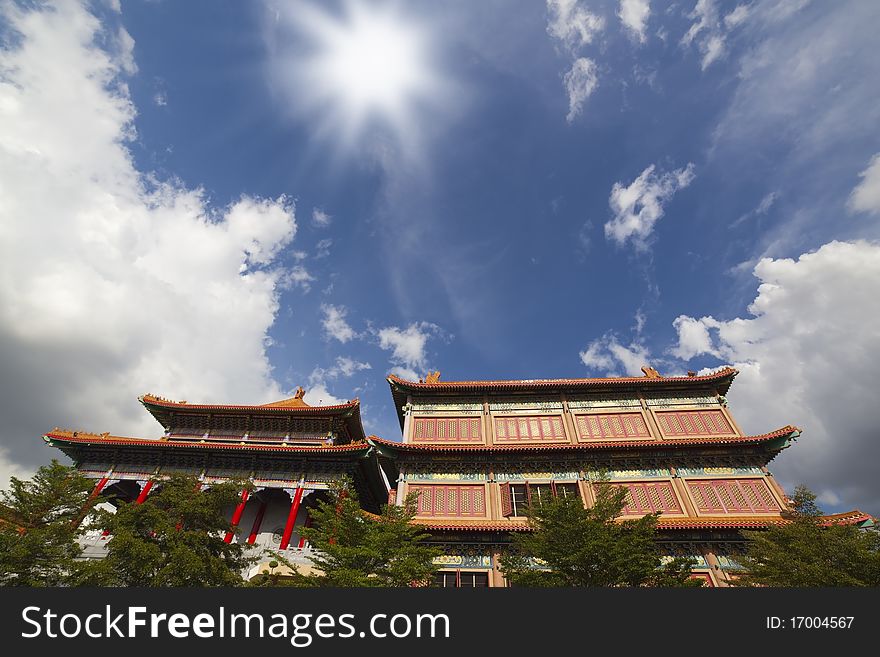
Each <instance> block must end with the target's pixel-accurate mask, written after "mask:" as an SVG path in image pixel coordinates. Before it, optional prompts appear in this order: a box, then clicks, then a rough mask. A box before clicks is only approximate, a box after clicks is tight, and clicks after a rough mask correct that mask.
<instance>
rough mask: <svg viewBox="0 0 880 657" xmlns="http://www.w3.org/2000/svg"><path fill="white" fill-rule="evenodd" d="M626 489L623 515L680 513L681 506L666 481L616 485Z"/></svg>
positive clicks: (670, 485)
mask: <svg viewBox="0 0 880 657" xmlns="http://www.w3.org/2000/svg"><path fill="white" fill-rule="evenodd" d="M618 485H619V486H623V487H624V488H625V489H626V506H625V507H624V509H623V514H624V515H639V516H643V515H645V514H646V513H656V512H657V511H660V512H661V513H681V512H682V511H681V505H680V504H679V503H678V499H676V497H675V491H673V489H672V484H671V483H670V482H668V481H651V482H631V483H624V484H618Z"/></svg>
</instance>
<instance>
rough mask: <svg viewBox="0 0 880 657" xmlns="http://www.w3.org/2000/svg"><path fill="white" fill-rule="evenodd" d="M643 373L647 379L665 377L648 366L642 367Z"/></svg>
mask: <svg viewBox="0 0 880 657" xmlns="http://www.w3.org/2000/svg"><path fill="white" fill-rule="evenodd" d="M642 372H644V373H645V377H647V378H649V379H662V378H663V377H662V376H661V375H660V372H658V371H657V370H655V369H654V368H653V367H649V366H648V365H642Z"/></svg>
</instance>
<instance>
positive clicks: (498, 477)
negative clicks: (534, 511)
mask: <svg viewBox="0 0 880 657" xmlns="http://www.w3.org/2000/svg"><path fill="white" fill-rule="evenodd" d="M542 479H546V480H552V481H564V480H577V479H580V473H578V472H577V471H575V470H570V471H567V472H565V471H563V472H548V471H544V472H542V471H530V472H526V471H522V472H519V471H517V472H496V473H495V481H538V480H542Z"/></svg>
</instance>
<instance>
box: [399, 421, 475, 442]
mask: <svg viewBox="0 0 880 657" xmlns="http://www.w3.org/2000/svg"><path fill="white" fill-rule="evenodd" d="M481 422H482V421H481V418H479V417H452V418H449V417H419V418H415V419H414V420H413V429H412V440H413V442H417V443H419V442H425V443H427V442H451V443H478V442H482V440H483V436H482V432H481V431H480V425H481Z"/></svg>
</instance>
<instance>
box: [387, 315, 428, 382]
mask: <svg viewBox="0 0 880 657" xmlns="http://www.w3.org/2000/svg"><path fill="white" fill-rule="evenodd" d="M440 334H441V331H440V327H439V326H437V325H436V324H431V323H430V322H413V323H412V324H410V325H409V326H407V327H406V328H400V327H397V326H386V327H385V328H383V329H379V330H378V331H377V332H376V337H377V338H378V340H379V347H381V348H382V349H385V350H386V351H390V352H391V356H390V359H391V362H392V363H394V364H395V365H396V366H397V368H395V369H393V370H391V371H392V372H394V373H396V374H398V375H399V376H402V377H404V378H408V379H410V380H414V379H417V378H418V372H419V371H424V370H426V369H427V367H428V363H427V361H428V356H427V345H428V339H429V338H431V337H432V336H435V335H440Z"/></svg>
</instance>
